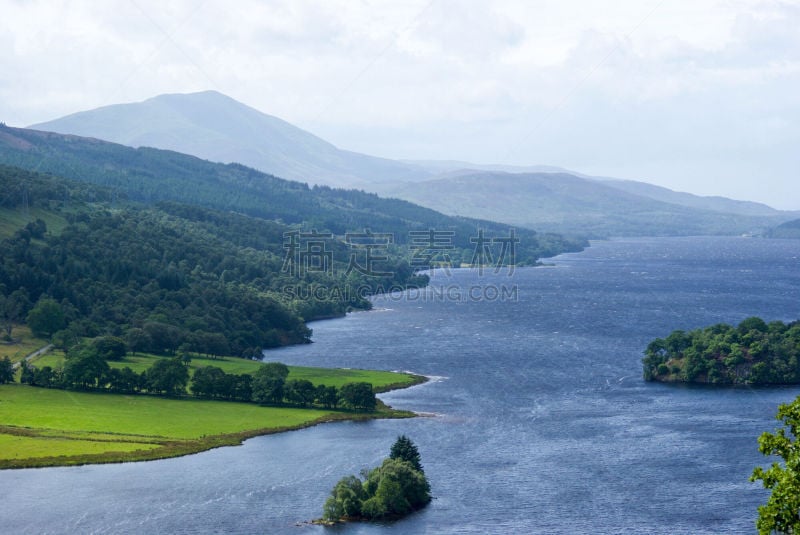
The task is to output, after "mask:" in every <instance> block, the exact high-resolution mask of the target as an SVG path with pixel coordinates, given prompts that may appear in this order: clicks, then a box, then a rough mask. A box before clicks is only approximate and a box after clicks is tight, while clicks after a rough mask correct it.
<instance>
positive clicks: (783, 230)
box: [765, 219, 800, 239]
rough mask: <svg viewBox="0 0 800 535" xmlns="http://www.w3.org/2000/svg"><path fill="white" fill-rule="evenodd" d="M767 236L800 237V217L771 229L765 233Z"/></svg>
mask: <svg viewBox="0 0 800 535" xmlns="http://www.w3.org/2000/svg"><path fill="white" fill-rule="evenodd" d="M765 236H766V237H767V238H786V239H800V219H793V220H792V221H787V222H786V223H782V224H780V225H778V226H777V227H775V228H773V229H770V230H769V231H767V232H766V233H765Z"/></svg>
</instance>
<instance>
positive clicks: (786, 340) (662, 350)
mask: <svg viewBox="0 0 800 535" xmlns="http://www.w3.org/2000/svg"><path fill="white" fill-rule="evenodd" d="M644 354H645V357H644V359H642V363H643V365H644V379H645V380H646V381H663V382H685V383H711V384H729V385H732V384H751V385H754V384H763V385H767V384H798V383H800V321H793V322H790V323H788V324H786V323H783V322H782V321H772V322H770V323H766V322H765V321H764V320H763V319H761V318H757V317H751V318H747V319H745V320H744V321H742V322H741V323H739V325H738V326H736V327H734V326H732V325H727V324H724V323H718V324H716V325H712V326H710V327H706V328H704V329H695V330H692V331H689V332H685V331H681V330H677V331H673V332H672V333H671V334H670V335H669V336H667V337H666V338H656V339H655V340H653V341H652V342H650V344H649V345H648V346H647V349H646V350H645V352H644Z"/></svg>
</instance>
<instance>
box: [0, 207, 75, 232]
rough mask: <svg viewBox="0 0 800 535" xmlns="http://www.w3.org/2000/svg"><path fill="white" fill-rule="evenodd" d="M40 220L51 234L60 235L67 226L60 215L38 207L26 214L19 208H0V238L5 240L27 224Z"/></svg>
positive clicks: (32, 208)
mask: <svg viewBox="0 0 800 535" xmlns="http://www.w3.org/2000/svg"><path fill="white" fill-rule="evenodd" d="M37 219H41V220H42V221H44V222H45V224H46V225H47V231H48V232H50V233H51V234H60V233H61V231H62V230H63V229H64V227H65V226H67V220H66V219H65V218H64V217H63V216H62V215H61V214H57V213H55V212H53V211H50V210H45V209H43V208H39V207H31V208H30V209H29V210H28V212H27V213H25V211H24V210H22V209H21V208H14V209H10V208H0V238H7V237H9V236H11V235H13V234H14V233H15V232H16V231H18V230H19V229H21V228H23V227H24V226H25V225H27V224H28V223H31V222H33V221H36V220H37Z"/></svg>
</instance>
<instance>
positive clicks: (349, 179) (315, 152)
mask: <svg viewBox="0 0 800 535" xmlns="http://www.w3.org/2000/svg"><path fill="white" fill-rule="evenodd" d="M30 128H32V129H36V130H45V131H49V132H58V133H62V134H74V135H77V136H83V137H94V138H98V139H103V140H106V141H112V142H114V143H120V144H123V145H128V146H131V147H156V148H160V149H167V150H173V151H176V152H181V153H185V154H191V155H193V156H197V157H199V158H203V159H205V160H211V161H213V162H222V163H234V162H235V163H240V164H243V165H246V166H248V167H252V168H254V169H258V170H260V171H263V172H265V173H269V174H272V175H276V176H280V177H283V178H287V179H291V180H297V181H300V182H308V183H311V184H328V185H333V186H347V187H352V186H363V185H366V184H370V183H372V182H376V181H383V180H388V181H400V180H418V179H420V178H426V177H430V176H431V173H430V172H428V171H426V170H424V169H423V168H421V167H419V166H416V165H413V164H406V163H402V162H397V161H394V160H388V159H384V158H376V157H373V156H367V155H365V154H359V153H356V152H350V151H346V150H341V149H338V148H336V147H335V146H333V145H332V144H330V143H328V142H327V141H325V140H323V139H320V138H319V137H317V136H315V135H313V134H311V133H309V132H306V131H305V130H302V129H300V128H297V127H296V126H293V125H291V124H289V123H287V122H286V121H283V120H281V119H279V118H277V117H273V116H271V115H267V114H265V113H261V112H260V111H258V110H256V109H254V108H251V107H249V106H246V105H244V104H242V103H240V102H238V101H236V100H234V99H232V98H230V97H228V96H225V95H223V94H221V93H218V92H216V91H204V92H201V93H190V94H170V95H160V96H157V97H154V98H151V99H148V100H145V101H144V102H137V103H131V104H115V105H111V106H105V107H102V108H97V109H94V110H89V111H83V112H79V113H74V114H72V115H67V116H66V117H62V118H60V119H56V120H53V121H48V122H44V123H39V124H36V125H32V126H30Z"/></svg>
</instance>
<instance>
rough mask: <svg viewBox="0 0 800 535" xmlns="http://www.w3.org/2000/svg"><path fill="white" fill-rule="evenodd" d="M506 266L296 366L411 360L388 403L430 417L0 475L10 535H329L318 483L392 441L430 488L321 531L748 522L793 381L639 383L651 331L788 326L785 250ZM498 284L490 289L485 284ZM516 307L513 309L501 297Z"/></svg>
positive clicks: (653, 248)
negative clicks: (409, 502)
mask: <svg viewBox="0 0 800 535" xmlns="http://www.w3.org/2000/svg"><path fill="white" fill-rule="evenodd" d="M553 263H554V267H545V268H529V269H518V270H517V271H516V272H515V273H513V274H512V275H511V276H507V274H505V273H502V274H497V275H495V274H492V273H490V272H486V273H484V274H483V276H478V274H477V273H475V272H473V271H469V270H456V271H453V272H452V273H451V274H450V276H446V275H445V274H443V273H437V274H436V276H435V277H434V279H433V286H432V288H431V289H429V290H428V291H427V292H426V293H424V294H423V293H419V292H415V293H412V294H408V295H406V296H399V295H392V296H387V297H384V298H381V299H377V300H376V302H375V305H376V310H375V311H372V312H365V313H356V314H352V315H350V316H348V317H347V318H344V319H339V320H331V321H326V322H319V323H316V324H314V325H313V328H314V340H315V342H316V343H315V344H313V345H311V346H303V347H293V348H287V349H283V350H279V351H275V352H271V353H269V354H268V358H270V359H276V360H281V361H283V362H286V363H289V364H309V365H323V366H348V367H364V368H382V369H407V370H414V371H416V372H419V373H423V374H427V375H432V376H437V377H438V378H437V379H435V380H434V381H432V382H430V383H428V384H426V385H423V386H420V387H415V388H412V389H408V390H404V391H398V392H393V393H390V394H387V395H384V396H383V398H384V399H385V400H386V401H387V402H389V403H390V404H392V405H394V406H396V407H401V408H410V409H414V410H417V411H424V412H428V413H433V414H435V416H432V417H427V418H417V419H414V420H400V421H376V422H367V423H340V424H328V425H322V426H318V427H315V428H311V429H306V430H302V431H297V432H292V433H287V434H283V435H275V436H268V437H259V438H256V439H252V440H249V441H247V442H246V443H245V444H244V445H243V446H241V447H236V448H223V449H218V450H214V451H210V452H205V453H202V454H198V455H194V456H190V457H185V458H180V459H168V460H163V461H155V462H149V463H135V464H124V465H107V466H86V467H75V468H55V469H40V470H20V471H5V472H0V526H2V527H0V530H2V531H3V532H8V533H75V532H81V533H275V532H282V533H322V532H324V531H325V530H323V529H322V528H319V527H316V526H307V525H300V526H297V525H295V524H296V523H297V522H302V521H304V520H307V519H310V518H315V517H318V516H319V515H320V514H321V506H322V503H323V502H324V500H325V497H326V495H327V494H328V492H329V490H330V488H331V487H332V486H333V484H334V483H335V482H336V481H337V480H338V479H339V478H340V477H342V476H344V475H347V474H350V473H358V471H359V470H360V469H361V468H363V467H368V466H373V465H376V464H378V463H379V462H380V460H381V459H382V458H383V457H384V456H386V454H387V452H388V448H389V446H390V445H391V443H392V441H393V440H394V438H395V437H396V436H397V435H398V434H400V433H405V434H408V435H409V436H411V437H412V439H413V440H414V441H415V442H416V443H417V444H418V446H419V449H420V451H421V454H422V458H423V463H424V464H425V467H426V472H427V473H428V475H429V478H430V480H431V483H432V486H433V493H434V495H435V497H436V499H435V500H434V502H433V503H432V504H431V506H430V507H428V508H427V509H426V510H424V511H421V512H419V513H417V514H415V515H413V516H412V517H410V518H408V519H406V520H403V521H400V522H397V523H394V524H389V525H363V524H361V525H350V526H345V527H341V528H335V529H333V530H331V531H332V532H335V533H339V532H342V533H379V532H393V533H664V534H675V533H752V532H754V519H755V514H756V507H757V506H758V505H759V504H760V503H762V502H763V501H764V500H765V499H766V492H765V491H764V490H763V489H760V488H759V487H758V485H756V484H752V483H749V482H748V476H749V475H750V473H751V471H752V469H753V467H754V466H755V465H756V464H759V463H763V462H764V460H765V459H764V458H763V457H762V456H761V455H760V454H759V453H758V451H757V445H756V438H757V437H758V435H759V434H760V433H761V432H763V431H765V430H772V429H773V428H774V427H775V425H776V421H775V420H774V414H775V410H776V407H777V405H778V404H779V403H782V402H786V401H790V400H792V399H794V397H795V396H797V395H798V394H800V388H771V389H747V388H740V389H719V388H716V389H715V388H699V387H695V388H692V387H680V386H669V385H659V384H649V383H644V382H643V381H642V380H641V364H640V359H641V353H642V349H643V348H644V347H645V346H646V344H647V343H648V342H649V341H650V340H651V339H652V338H654V337H656V336H664V335H666V334H668V333H669V332H670V331H671V330H673V329H678V328H682V329H690V328H694V327H698V326H705V325H708V324H712V323H716V322H734V323H735V322H738V321H740V320H742V319H744V318H745V317H748V316H751V315H760V316H762V317H764V318H766V319H768V320H772V319H780V320H792V319H797V318H798V317H800V241H788V240H786V241H784V240H754V239H743V238H682V239H631V240H618V241H612V242H600V243H595V244H593V246H592V247H591V248H590V249H588V250H586V251H584V252H582V253H578V254H570V255H564V256H561V257H558V258H556V259H554V260H553ZM496 289H500V292H502V291H505V292H506V294H507V295H505V296H504V297H505V298H503V299H501V298H500V296H499V295H498V293H499V292H496V291H495V290H496ZM515 297H516V299H514V298H515Z"/></svg>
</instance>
